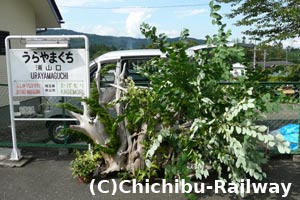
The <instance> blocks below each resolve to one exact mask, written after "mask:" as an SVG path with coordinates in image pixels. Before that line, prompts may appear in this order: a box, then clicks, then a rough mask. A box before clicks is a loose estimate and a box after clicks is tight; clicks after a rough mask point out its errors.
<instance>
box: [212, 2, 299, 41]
mask: <svg viewBox="0 0 300 200" xmlns="http://www.w3.org/2000/svg"><path fill="white" fill-rule="evenodd" d="M218 1H219V2H223V3H230V4H231V6H232V12H231V13H230V14H228V17H229V18H234V17H237V16H242V18H241V19H239V20H238V21H237V22H236V25H237V26H250V28H249V29H248V30H247V31H245V32H244V33H245V34H246V35H249V36H251V37H253V38H263V37H265V38H267V39H269V40H284V39H288V38H294V37H299V34H300V31H299V29H300V23H299V21H300V15H299V12H300V6H299V5H300V0H243V1H242V0H218Z"/></svg>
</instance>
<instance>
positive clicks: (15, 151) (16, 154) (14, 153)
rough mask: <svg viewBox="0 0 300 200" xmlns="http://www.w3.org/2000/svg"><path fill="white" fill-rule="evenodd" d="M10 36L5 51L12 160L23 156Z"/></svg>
mask: <svg viewBox="0 0 300 200" xmlns="http://www.w3.org/2000/svg"><path fill="white" fill-rule="evenodd" d="M9 46H10V43H9V38H6V39H5V51H6V64H7V80H8V83H10V84H8V90H9V92H8V93H9V95H8V98H9V110H10V123H11V137H12V144H13V148H12V152H11V154H10V160H20V159H21V158H22V156H21V153H20V150H19V149H18V146H17V136H16V125H15V116H14V115H15V111H14V104H13V96H12V94H13V91H12V90H13V89H12V84H11V83H12V82H11V66H10V54H9Z"/></svg>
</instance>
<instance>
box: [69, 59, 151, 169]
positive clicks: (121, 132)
mask: <svg viewBox="0 0 300 200" xmlns="http://www.w3.org/2000/svg"><path fill="white" fill-rule="evenodd" d="M125 70H126V66H123V70H122V71H121V66H120V65H118V66H117V69H116V71H115V74H114V75H115V82H114V84H111V86H112V87H109V88H106V89H105V90H101V89H100V88H101V86H100V73H101V64H100V63H98V70H97V74H96V84H97V89H98V93H99V99H98V103H99V105H100V106H103V107H104V106H105V105H107V104H108V103H109V102H111V101H113V100H116V101H117V100H119V99H120V98H121V96H122V93H123V92H126V89H124V88H123V87H122V86H123V80H124V75H125ZM82 105H83V114H78V113H74V112H72V114H73V116H74V117H75V118H76V119H77V120H78V121H79V125H72V126H71V127H70V128H71V129H73V130H77V131H80V132H82V133H83V134H85V135H86V136H88V137H89V138H90V139H91V140H92V141H93V142H94V143H96V144H98V145H101V146H103V147H106V144H107V142H108V141H109V139H110V138H109V135H108V134H107V133H106V132H105V125H104V124H103V123H102V122H101V120H99V118H100V116H99V115H97V116H96V117H92V116H91V109H90V107H89V105H88V104H87V103H86V102H82ZM123 110H124V106H123V105H121V104H120V103H116V104H115V105H114V111H115V113H116V115H117V116H120V115H122V114H123ZM126 125H127V122H126V119H124V120H123V121H122V122H120V123H119V126H118V128H117V135H118V136H119V138H120V141H121V144H120V147H119V149H118V151H117V152H116V153H115V154H114V155H109V154H107V153H105V152H102V153H101V154H102V156H103V159H104V161H105V170H103V171H102V172H101V173H102V174H107V173H110V172H114V171H122V170H126V171H127V172H130V173H132V174H135V172H136V171H137V170H138V169H143V168H144V167H145V164H144V159H143V154H144V147H143V145H142V143H141V142H142V141H143V140H144V139H145V135H146V130H147V126H146V125H144V126H143V127H142V130H141V132H139V133H132V134H131V133H129V131H128V130H127V128H126Z"/></svg>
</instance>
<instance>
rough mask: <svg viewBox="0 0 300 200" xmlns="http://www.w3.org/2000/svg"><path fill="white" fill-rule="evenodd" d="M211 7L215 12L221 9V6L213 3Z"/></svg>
mask: <svg viewBox="0 0 300 200" xmlns="http://www.w3.org/2000/svg"><path fill="white" fill-rule="evenodd" d="M213 9H214V11H215V12H217V11H219V10H220V9H221V6H220V5H214V6H213Z"/></svg>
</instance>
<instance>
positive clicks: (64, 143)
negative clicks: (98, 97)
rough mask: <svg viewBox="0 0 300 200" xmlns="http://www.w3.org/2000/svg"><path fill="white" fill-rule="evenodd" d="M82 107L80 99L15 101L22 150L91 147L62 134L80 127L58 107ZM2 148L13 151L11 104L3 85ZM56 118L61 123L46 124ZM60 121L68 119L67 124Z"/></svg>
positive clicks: (0, 104)
mask: <svg viewBox="0 0 300 200" xmlns="http://www.w3.org/2000/svg"><path fill="white" fill-rule="evenodd" d="M65 100H66V101H69V102H71V103H73V104H74V105H78V106H80V105H81V104H80V101H79V99H77V98H63V97H49V98H46V97H26V98H16V97H14V102H18V103H16V105H14V111H15V116H16V117H15V119H16V120H15V128H16V136H17V145H18V147H54V148H84V149H86V148H87V147H88V145H87V143H86V142H84V141H81V139H80V138H79V137H75V136H70V135H66V134H61V133H60V130H61V129H63V128H65V127H68V126H69V125H70V124H76V123H77V122H76V120H72V119H71V115H70V114H69V113H68V112H67V111H65V110H63V109H61V108H59V107H57V106H56V104H57V103H60V102H62V101H65ZM0 113H1V115H0V146H2V147H11V146H12V138H11V126H10V124H11V122H10V111H9V101H8V85H7V84H0ZM45 118H56V119H58V120H46V119H45ZM59 119H67V120H69V121H63V120H59Z"/></svg>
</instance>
